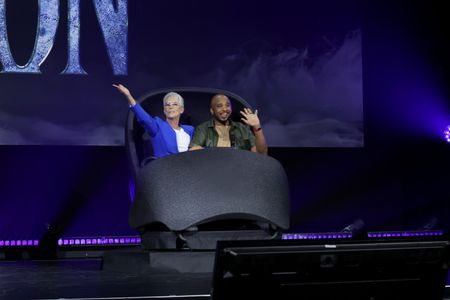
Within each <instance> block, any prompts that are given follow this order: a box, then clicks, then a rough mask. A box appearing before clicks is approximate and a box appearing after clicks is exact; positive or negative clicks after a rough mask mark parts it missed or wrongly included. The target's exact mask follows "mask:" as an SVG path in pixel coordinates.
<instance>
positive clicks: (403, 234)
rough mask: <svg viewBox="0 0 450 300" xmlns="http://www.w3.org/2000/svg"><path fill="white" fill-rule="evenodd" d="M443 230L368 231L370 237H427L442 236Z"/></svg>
mask: <svg viewBox="0 0 450 300" xmlns="http://www.w3.org/2000/svg"><path fill="white" fill-rule="evenodd" d="M442 235H444V232H443V231H442V230H428V231H377V232H368V233H367V237H368V238H397V237H426V236H442Z"/></svg>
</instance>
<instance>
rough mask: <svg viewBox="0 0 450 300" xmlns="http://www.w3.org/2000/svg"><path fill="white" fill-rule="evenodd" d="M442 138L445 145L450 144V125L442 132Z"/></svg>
mask: <svg viewBox="0 0 450 300" xmlns="http://www.w3.org/2000/svg"><path fill="white" fill-rule="evenodd" d="M444 138H445V140H446V141H447V143H450V125H447V127H446V128H445V130H444Z"/></svg>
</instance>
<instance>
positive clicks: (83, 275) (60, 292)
mask: <svg viewBox="0 0 450 300" xmlns="http://www.w3.org/2000/svg"><path fill="white" fill-rule="evenodd" d="M211 278H212V273H183V274H173V273H158V272H119V271H106V270H102V269H101V259H100V258H94V259H93V258H91V259H59V260H53V261H31V260H21V261H0V299H61V298H64V299H127V298H128V299H129V298H131V299H170V298H178V297H180V298H182V299H209V293H210V288H211ZM175 296H178V297H175Z"/></svg>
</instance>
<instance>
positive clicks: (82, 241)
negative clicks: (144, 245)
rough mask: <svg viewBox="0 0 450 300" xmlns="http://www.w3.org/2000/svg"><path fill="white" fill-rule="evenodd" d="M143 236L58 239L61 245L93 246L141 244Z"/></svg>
mask: <svg viewBox="0 0 450 300" xmlns="http://www.w3.org/2000/svg"><path fill="white" fill-rule="evenodd" d="M140 244H141V238H140V237H138V236H121V237H117V236H116V237H76V238H62V239H59V240H58V246H60V247H79V246H83V247H86V246H87V247H93V246H121V245H123V246H127V245H128V246H129V245H140Z"/></svg>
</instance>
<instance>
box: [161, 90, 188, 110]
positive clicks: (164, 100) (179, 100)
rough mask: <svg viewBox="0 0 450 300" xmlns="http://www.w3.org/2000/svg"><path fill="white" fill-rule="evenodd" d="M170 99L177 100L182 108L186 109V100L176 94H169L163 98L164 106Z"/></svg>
mask: <svg viewBox="0 0 450 300" xmlns="http://www.w3.org/2000/svg"><path fill="white" fill-rule="evenodd" d="M169 98H175V99H177V102H178V103H179V104H180V106H182V107H184V99H183V97H181V95H180V94H178V93H175V92H169V93H167V94H166V95H165V96H164V98H163V104H166V102H167V100H169Z"/></svg>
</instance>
